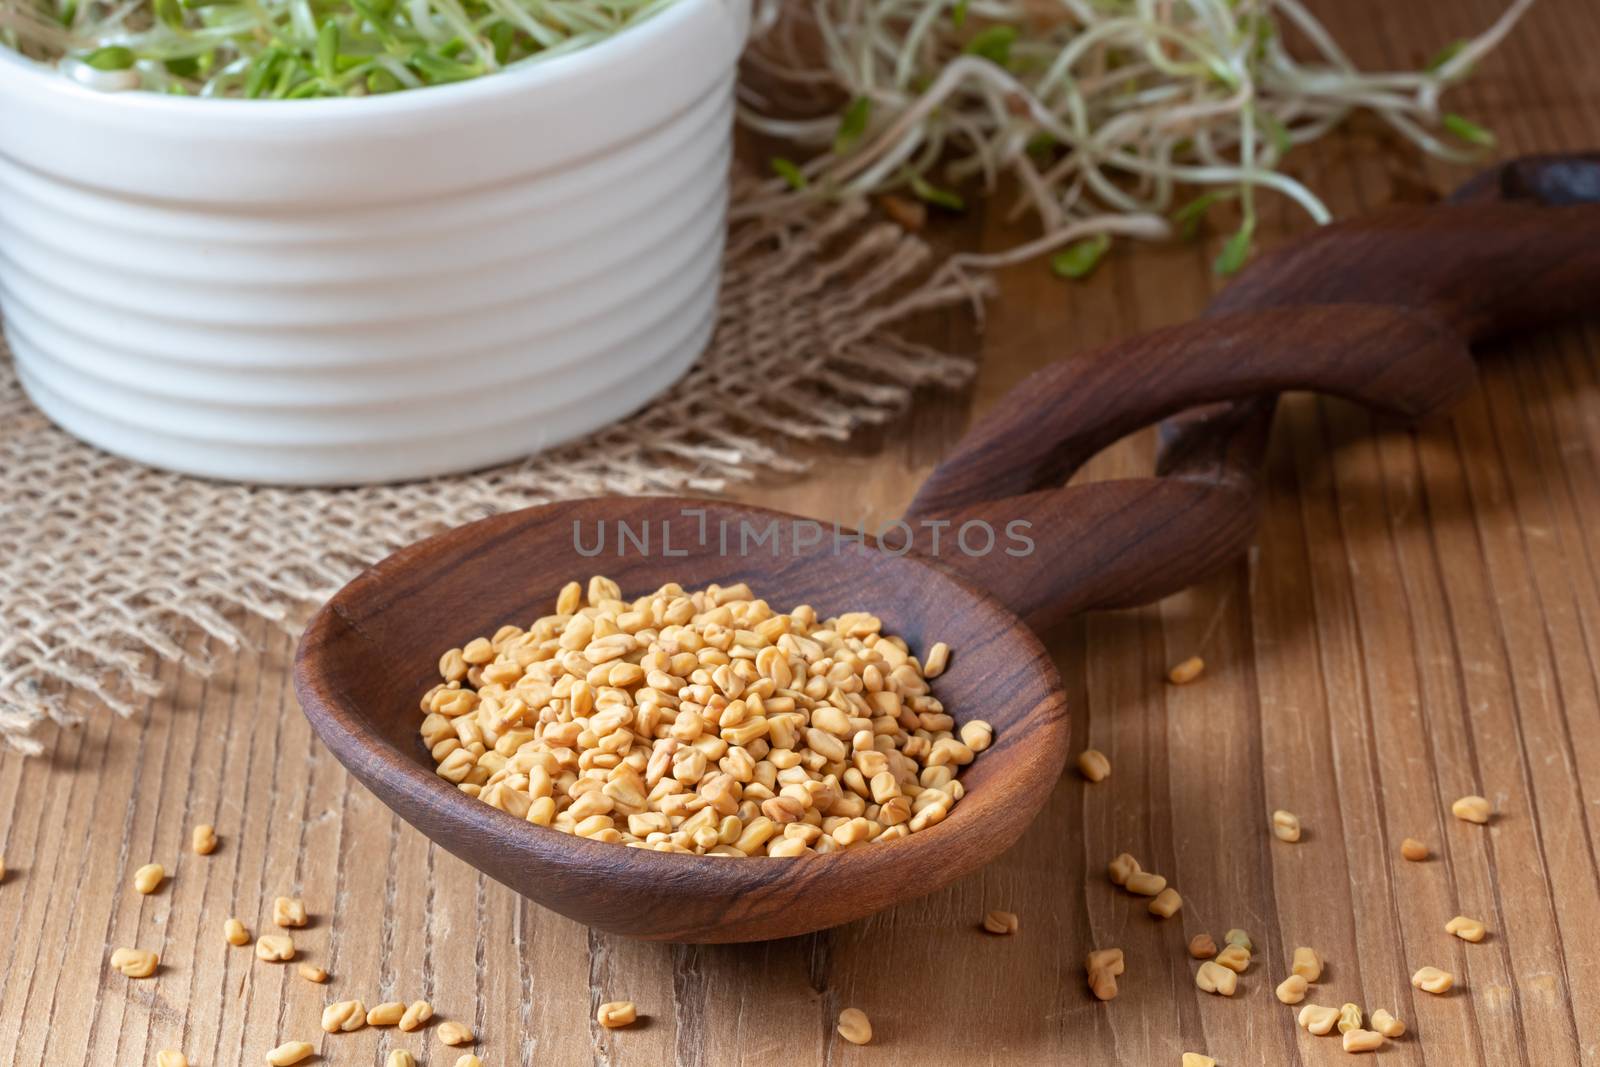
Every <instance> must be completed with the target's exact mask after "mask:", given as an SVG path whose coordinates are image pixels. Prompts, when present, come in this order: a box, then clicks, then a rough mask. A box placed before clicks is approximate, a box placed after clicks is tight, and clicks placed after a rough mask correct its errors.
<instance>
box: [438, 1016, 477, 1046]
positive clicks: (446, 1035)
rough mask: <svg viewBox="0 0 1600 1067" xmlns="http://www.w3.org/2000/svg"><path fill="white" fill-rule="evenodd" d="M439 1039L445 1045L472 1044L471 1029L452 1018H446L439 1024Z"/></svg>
mask: <svg viewBox="0 0 1600 1067" xmlns="http://www.w3.org/2000/svg"><path fill="white" fill-rule="evenodd" d="M438 1034H439V1040H440V1041H442V1042H444V1043H445V1044H446V1045H470V1044H472V1031H471V1029H469V1028H468V1027H467V1026H466V1024H465V1023H458V1022H456V1021H455V1020H454V1019H446V1020H445V1021H444V1022H442V1023H440V1024H439V1028H438Z"/></svg>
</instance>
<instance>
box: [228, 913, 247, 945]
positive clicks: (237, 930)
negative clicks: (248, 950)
mask: <svg viewBox="0 0 1600 1067" xmlns="http://www.w3.org/2000/svg"><path fill="white" fill-rule="evenodd" d="M222 936H223V937H225V938H227V939H228V944H230V945H248V944H249V943H250V931H249V930H247V929H245V925H244V923H242V922H240V921H239V920H238V919H229V920H228V921H227V922H225V923H223V924H222Z"/></svg>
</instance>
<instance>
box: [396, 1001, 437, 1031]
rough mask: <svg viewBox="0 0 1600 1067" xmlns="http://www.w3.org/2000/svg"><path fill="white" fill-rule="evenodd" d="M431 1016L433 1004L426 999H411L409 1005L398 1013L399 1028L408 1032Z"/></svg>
mask: <svg viewBox="0 0 1600 1067" xmlns="http://www.w3.org/2000/svg"><path fill="white" fill-rule="evenodd" d="M431 1018H433V1005H432V1004H429V1003H428V1002H427V1001H426V1000H413V1001H412V1002H411V1006H410V1007H409V1008H407V1009H406V1010H405V1011H404V1012H402V1013H401V1014H400V1020H399V1021H400V1029H402V1030H404V1031H406V1032H407V1033H410V1032H411V1031H412V1030H416V1029H418V1028H420V1027H421V1026H422V1024H423V1023H426V1022H427V1021H428V1020H429V1019H431Z"/></svg>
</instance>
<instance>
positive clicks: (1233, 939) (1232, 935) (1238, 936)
mask: <svg viewBox="0 0 1600 1067" xmlns="http://www.w3.org/2000/svg"><path fill="white" fill-rule="evenodd" d="M1222 943H1223V944H1224V945H1242V946H1243V947H1244V950H1245V951H1246V952H1254V951H1255V950H1256V943H1255V942H1254V941H1252V940H1250V935H1249V934H1247V933H1245V932H1244V931H1243V930H1241V929H1239V928H1238V927H1234V928H1233V929H1232V930H1229V931H1228V932H1227V933H1225V934H1223V935H1222Z"/></svg>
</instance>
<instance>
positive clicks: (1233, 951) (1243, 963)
mask: <svg viewBox="0 0 1600 1067" xmlns="http://www.w3.org/2000/svg"><path fill="white" fill-rule="evenodd" d="M1216 962H1217V964H1218V965H1219V966H1222V967H1226V968H1228V970H1230V971H1232V972H1234V973H1235V974H1243V973H1244V972H1245V971H1247V970H1249V969H1250V950H1249V949H1247V948H1245V947H1244V946H1243V945H1224V946H1223V947H1222V951H1221V952H1219V953H1217V959H1216Z"/></svg>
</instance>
